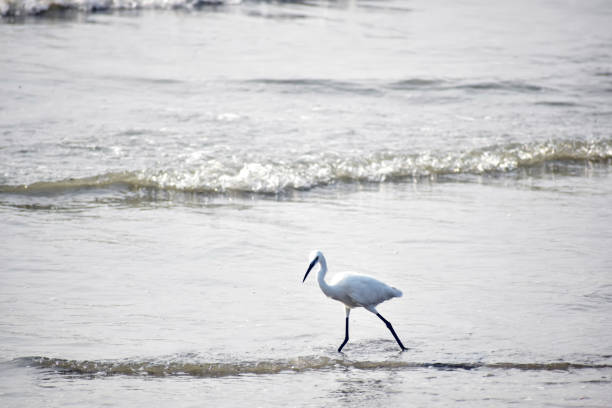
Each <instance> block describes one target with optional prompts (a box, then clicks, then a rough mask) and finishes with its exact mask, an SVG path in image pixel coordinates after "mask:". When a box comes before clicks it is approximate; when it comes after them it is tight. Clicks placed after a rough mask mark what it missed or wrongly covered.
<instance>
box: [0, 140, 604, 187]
mask: <svg viewBox="0 0 612 408" xmlns="http://www.w3.org/2000/svg"><path fill="white" fill-rule="evenodd" d="M598 163H599V164H603V165H604V166H609V165H612V140H597V141H580V140H565V141H547V142H539V143H526V144H525V143H513V144H507V145H496V146H489V147H485V148H481V149H475V150H471V151H465V152H437V153H436V152H421V153H398V152H391V151H380V152H374V153H368V154H354V155H342V154H338V153H321V154H306V155H302V156H297V157H293V158H286V159H273V158H269V157H262V158H257V157H244V158H233V159H231V160H230V159H227V160H223V159H209V160H204V161H203V162H199V163H195V164H194V165H193V167H187V168H184V167H181V166H182V165H178V166H177V167H176V168H161V169H158V168H151V169H145V170H141V171H125V172H112V173H106V174H101V175H95V176H92V177H84V178H70V179H64V180H59V181H40V182H35V183H31V184H27V185H0V193H10V194H61V193H65V192H76V191H79V190H87V189H105V188H120V189H130V190H134V189H142V188H144V189H158V190H172V191H185V192H195V193H214V194H225V193H235V192H239V193H257V194H280V193H284V192H289V191H292V190H293V191H296V190H297V191H304V190H311V189H313V188H315V187H320V186H326V185H332V184H336V183H354V182H357V183H385V182H401V181H407V180H411V181H418V180H420V179H425V178H426V179H430V180H436V179H439V178H444V177H448V176H462V175H504V174H511V175H516V176H519V177H522V176H528V177H530V176H534V175H541V174H574V173H576V169H577V168H578V169H579V170H580V169H583V168H584V166H592V165H594V164H598Z"/></svg>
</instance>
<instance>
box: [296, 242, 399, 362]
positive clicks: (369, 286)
mask: <svg viewBox="0 0 612 408" xmlns="http://www.w3.org/2000/svg"><path fill="white" fill-rule="evenodd" d="M310 259H311V261H310V265H309V266H308V270H307V271H306V274H305V275H304V280H302V282H305V281H306V277H308V274H309V273H310V270H311V269H312V268H314V266H315V265H316V264H317V263H318V264H320V265H321V269H319V276H318V278H317V279H318V281H319V286H320V287H321V290H322V291H323V293H324V294H325V296H327V297H330V298H332V299H334V300H337V301H339V302H342V303H343V304H344V307H345V310H346V332H345V336H344V341H343V342H342V344H341V345H340V347H339V348H338V352H342V348H343V347H344V345H345V344H346V342H348V339H349V314H350V313H351V309H353V308H355V307H363V308H364V309H366V310H368V311H370V312H372V313H374V314H375V315H376V316H378V317H379V318H380V320H382V321H383V322H384V323H385V325H386V326H387V328H388V329H389V330H390V331H391V334H392V335H393V337H394V338H395V341H397V344H399V346H400V348H401V349H402V351H404V350H407V348H406V347H404V345H403V344H402V342H401V340H400V339H399V337H397V334H396V333H395V330H393V326H392V325H391V323H389V321H387V320H386V319H385V318H384V317H382V316H381V315H380V313H378V311H376V305H378V304H379V303H382V302H384V301H385V300H389V299H392V298H394V297H400V296H402V291H401V290H399V289H396V288H394V287H391V286H389V285H387V284H385V283H383V282H381V281H379V280H377V279H374V278H373V277H371V276H368V275H362V274H358V273H348V272H343V273H339V274H336V275H334V277H333V278H332V279H331V281H330V283H329V284H328V283H327V282H325V274H326V273H327V262H326V261H325V257H324V256H323V254H322V253H321V251H314V252H312V253H311V258H310Z"/></svg>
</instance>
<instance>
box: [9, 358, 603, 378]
mask: <svg viewBox="0 0 612 408" xmlns="http://www.w3.org/2000/svg"><path fill="white" fill-rule="evenodd" d="M14 363H16V364H17V365H19V366H27V367H36V368H40V369H45V370H52V371H53V372H55V373H58V374H71V375H87V376H114V375H125V376H154V377H171V376H190V377H204V378H215V377H228V376H239V375H244V374H250V375H271V374H278V373H283V372H297V373H299V372H304V371H323V370H334V369H347V368H348V369H357V370H380V371H387V370H410V369H412V370H414V369H435V370H445V371H447V370H474V369H497V370H513V369H514V370H523V371H569V370H580V369H610V368H612V365H611V364H593V363H574V362H565V361H556V362H542V363H540V362H532V363H512V362H502V363H483V362H446V363H445V362H410V361H402V360H386V361H356V360H349V359H344V358H330V357H324V356H301V357H296V358H288V359H278V360H261V361H235V362H202V361H183V360H172V359H171V360H165V361H164V360H151V361H146V360H145V361H138V360H120V361H108V360H100V361H95V360H67V359H61V358H49V357H23V358H19V359H16V360H14Z"/></svg>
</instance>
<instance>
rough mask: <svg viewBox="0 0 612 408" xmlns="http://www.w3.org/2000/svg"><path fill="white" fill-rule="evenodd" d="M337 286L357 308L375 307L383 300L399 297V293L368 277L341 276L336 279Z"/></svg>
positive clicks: (356, 275)
mask: <svg viewBox="0 0 612 408" xmlns="http://www.w3.org/2000/svg"><path fill="white" fill-rule="evenodd" d="M338 278H339V279H338V281H337V282H338V283H337V286H339V287H342V288H343V289H344V291H345V293H346V295H347V297H348V298H350V300H351V303H353V304H355V305H357V306H364V307H365V306H375V305H377V304H379V303H381V302H384V301H385V300H389V299H391V298H394V297H398V296H401V294H402V293H401V291H399V290H397V289H395V288H392V287H391V286H389V285H387V284H385V283H383V282H381V281H379V280H378V279H375V278H373V277H371V276H368V275H362V274H343V275H342V276H340V277H338Z"/></svg>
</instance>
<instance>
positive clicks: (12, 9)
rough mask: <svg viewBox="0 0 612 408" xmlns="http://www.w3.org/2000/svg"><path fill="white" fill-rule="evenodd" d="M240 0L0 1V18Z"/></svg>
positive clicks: (193, 6) (235, 0)
mask: <svg viewBox="0 0 612 408" xmlns="http://www.w3.org/2000/svg"><path fill="white" fill-rule="evenodd" d="M241 1H242V0H0V15H1V16H29V15H41V14H45V13H50V12H57V11H67V10H78V11H83V12H94V11H105V10H135V9H196V8H199V7H205V6H215V5H216V6H219V5H226V4H227V5H229V4H238V3H240V2H241Z"/></svg>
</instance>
